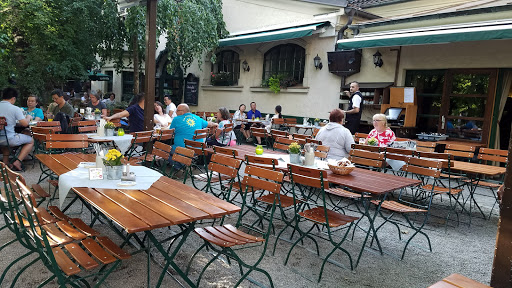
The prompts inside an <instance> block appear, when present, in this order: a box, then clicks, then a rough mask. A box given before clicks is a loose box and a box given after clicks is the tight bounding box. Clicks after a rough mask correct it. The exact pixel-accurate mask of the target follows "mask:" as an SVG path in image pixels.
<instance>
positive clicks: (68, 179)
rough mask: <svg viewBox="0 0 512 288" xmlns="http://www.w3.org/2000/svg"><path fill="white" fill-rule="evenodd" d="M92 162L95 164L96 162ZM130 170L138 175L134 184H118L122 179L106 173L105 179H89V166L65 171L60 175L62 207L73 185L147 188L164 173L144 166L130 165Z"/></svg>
mask: <svg viewBox="0 0 512 288" xmlns="http://www.w3.org/2000/svg"><path fill="white" fill-rule="evenodd" d="M92 164H93V165H94V164H95V163H92ZM130 172H134V173H135V176H136V179H135V181H136V184H135V185H134V186H118V185H117V183H119V182H121V180H107V179H106V177H107V176H106V175H105V174H104V175H103V177H105V179H103V180H89V169H88V168H81V167H79V168H76V169H75V170H71V171H69V172H67V173H64V174H62V175H60V176H59V205H60V207H61V208H62V204H63V203H64V200H65V199H66V196H67V195H68V193H69V190H70V189H71V188H73V187H75V188H78V187H89V188H105V189H131V190H146V189H148V188H149V187H151V185H153V183H155V182H156V181H157V180H158V179H160V177H161V176H162V174H160V173H158V172H156V171H155V170H152V169H149V168H147V167H144V166H130Z"/></svg>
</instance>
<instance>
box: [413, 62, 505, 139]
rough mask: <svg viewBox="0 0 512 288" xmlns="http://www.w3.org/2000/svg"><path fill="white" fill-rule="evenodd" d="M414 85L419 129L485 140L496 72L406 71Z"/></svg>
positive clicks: (479, 70)
mask: <svg viewBox="0 0 512 288" xmlns="http://www.w3.org/2000/svg"><path fill="white" fill-rule="evenodd" d="M405 85H406V86H413V87H416V94H417V97H418V98H417V101H418V118H417V127H418V129H419V131H418V132H439V133H446V134H448V136H449V137H450V138H452V139H454V138H455V139H467V140H473V141H479V142H484V143H485V142H486V141H487V138H488V135H489V130H490V121H491V114H492V107H491V106H492V105H488V104H489V103H492V97H494V87H495V85H496V71H495V70H490V69H471V70H470V69H467V70H458V69H450V70H430V71H407V75H406V83H405Z"/></svg>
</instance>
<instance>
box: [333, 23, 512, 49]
mask: <svg viewBox="0 0 512 288" xmlns="http://www.w3.org/2000/svg"><path fill="white" fill-rule="evenodd" d="M422 30H423V31H418V30H395V31H387V32H379V33H368V34H360V35H357V36H356V37H354V38H351V39H342V40H338V42H337V45H338V49H341V50H348V49H361V48H372V47H391V46H409V45H425V44H440V43H452V42H465V41H484V40H502V39H512V21H504V22H501V23H500V22H491V23H472V24H465V25H452V26H438V27H425V28H424V29H422Z"/></svg>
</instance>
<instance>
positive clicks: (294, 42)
mask: <svg viewBox="0 0 512 288" xmlns="http://www.w3.org/2000/svg"><path fill="white" fill-rule="evenodd" d="M509 2H510V1H500V0H498V1H490V0H487V1H486V0H482V1H462V0H457V1H438V0H434V1H433V0H430V1H426V0H425V1H423V0H418V1H400V0H387V1H386V0H348V1H345V0H341V1H340V0H300V1H292V0H247V1H238V0H224V1H223V13H224V21H225V22H226V26H227V30H228V31H229V32H230V35H229V37H228V38H226V39H222V40H221V41H220V43H219V48H218V50H217V51H216V52H215V53H216V56H217V57H216V59H217V60H216V63H211V62H210V60H209V59H210V58H211V57H210V56H211V55H205V56H204V59H203V64H202V66H201V67H199V66H198V65H197V64H193V65H192V66H191V67H190V68H189V69H188V70H187V71H174V72H172V73H170V72H169V71H166V67H167V66H166V61H167V56H166V51H165V50H164V48H165V45H164V43H163V41H160V44H159V45H160V46H159V49H158V51H157V71H156V74H157V75H156V77H157V79H156V80H157V81H156V97H157V99H161V98H162V97H163V95H164V94H172V95H173V99H174V102H187V103H190V104H197V105H194V106H191V109H192V110H195V111H215V110H216V109H217V108H218V107H219V106H226V107H227V108H228V109H230V110H235V109H237V108H238V106H239V104H242V103H243V104H246V105H247V106H248V104H249V103H250V102H252V101H255V102H257V104H258V109H259V110H260V111H262V112H263V113H273V112H274V107H275V106H276V105H281V106H282V107H283V114H284V115H287V116H295V117H310V118H322V119H326V118H328V112H329V111H331V110H332V109H333V108H335V107H342V108H346V105H347V103H348V99H347V98H346V97H344V96H342V95H341V92H342V91H343V90H348V89H347V88H348V83H350V81H359V82H360V83H361V91H362V93H363V96H364V97H363V98H364V99H363V102H364V104H363V106H364V107H363V115H362V121H363V122H364V123H363V125H362V126H361V127H362V128H361V129H362V131H361V132H365V131H369V129H370V128H371V117H372V116H373V114H375V113H379V112H385V110H386V108H388V107H395V106H398V107H402V106H403V108H404V112H405V113H407V119H405V122H407V123H408V125H404V126H409V127H400V128H397V130H398V131H397V134H399V135H401V136H404V137H414V136H415V134H416V133H420V132H431V133H434V132H435V133H446V134H448V135H449V136H450V138H451V139H460V140H461V141H473V142H478V143H482V144H484V145H488V146H489V147H498V148H499V147H501V148H502V149H504V147H505V146H506V144H504V142H507V143H508V141H506V139H508V135H509V134H510V118H512V108H509V106H511V105H512V104H511V103H510V101H509V99H511V98H510V97H509V96H511V97H512V94H511V92H510V89H511V88H510V83H511V81H512V80H511V78H512V73H511V71H512V69H511V68H512V59H511V58H510V56H509V55H510V52H509V51H510V47H511V44H512V40H511V39H512V17H511V16H510V15H511V14H512V5H511V4H509ZM161 40H162V39H161ZM377 52H378V53H377ZM379 55H380V56H379ZM315 60H316V61H315ZM376 64H377V65H376ZM112 70H113V69H112V68H110V67H109V66H105V67H103V69H102V72H103V73H105V74H107V75H110V74H113V81H112V82H111V83H110V84H108V83H105V84H102V85H110V87H102V89H105V90H108V89H107V88H111V89H112V91H114V92H116V94H118V95H122V94H127V93H128V92H129V91H130V88H131V87H133V84H132V86H130V83H132V82H130V80H131V79H133V73H131V72H130V71H125V72H123V73H122V75H120V74H116V73H115V72H113V71H112ZM187 76H188V79H189V81H192V80H193V81H194V82H197V81H198V85H197V92H196V96H197V97H195V98H194V97H192V98H190V97H185V98H183V95H184V94H185V95H187V93H186V92H187V91H185V90H186V86H185V82H186V79H187ZM195 77H197V78H195ZM270 77H272V78H278V79H279V80H281V86H282V87H281V88H280V91H279V92H277V93H275V92H273V91H272V90H271V89H269V87H266V86H268V81H267V80H268V79H269V78H270ZM141 79H142V78H141ZM392 87H414V88H415V90H414V99H413V102H412V103H404V101H403V100H402V101H400V99H398V98H397V96H396V95H397V94H396V93H395V92H396V91H404V89H402V90H400V88H398V89H395V88H392ZM271 88H272V87H271ZM394 91H395V92H394ZM402 93H403V92H402ZM188 96H190V95H188ZM192 96H193V95H192ZM399 96H400V95H399ZM402 97H403V94H402ZM507 103H508V104H507ZM413 110H414V113H413V112H412V111H413ZM410 123H413V124H410ZM500 139H501V140H500ZM500 143H501V146H500ZM505 148H506V147H505Z"/></svg>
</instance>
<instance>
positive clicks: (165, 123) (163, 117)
mask: <svg viewBox="0 0 512 288" xmlns="http://www.w3.org/2000/svg"><path fill="white" fill-rule="evenodd" d="M153 119H154V122H155V125H157V124H159V125H160V127H162V128H164V129H167V128H169V126H171V122H172V119H171V116H169V114H166V113H164V106H163V105H162V103H160V102H159V101H156V102H155V116H154V117H153Z"/></svg>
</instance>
